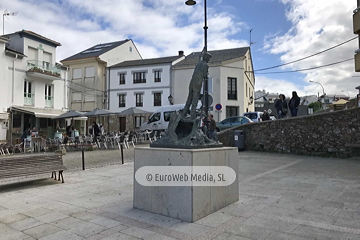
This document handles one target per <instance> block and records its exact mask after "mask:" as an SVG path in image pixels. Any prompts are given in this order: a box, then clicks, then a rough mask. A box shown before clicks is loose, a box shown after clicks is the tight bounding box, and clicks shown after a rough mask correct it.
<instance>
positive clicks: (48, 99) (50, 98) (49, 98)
mask: <svg viewBox="0 0 360 240" xmlns="http://www.w3.org/2000/svg"><path fill="white" fill-rule="evenodd" d="M45 107H49V108H52V107H54V97H53V96H45Z"/></svg>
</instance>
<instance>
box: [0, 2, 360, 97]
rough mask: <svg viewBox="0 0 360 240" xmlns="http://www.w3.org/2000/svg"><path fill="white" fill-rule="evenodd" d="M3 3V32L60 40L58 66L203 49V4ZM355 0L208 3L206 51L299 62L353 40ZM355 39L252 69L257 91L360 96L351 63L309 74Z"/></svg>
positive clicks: (343, 56)
mask: <svg viewBox="0 0 360 240" xmlns="http://www.w3.org/2000/svg"><path fill="white" fill-rule="evenodd" d="M184 2H185V0H132V1H131V0H115V1H114V0H86V1H84V0H11V1H8V0H0V11H3V12H4V11H5V10H7V11H8V12H18V14H17V16H9V17H6V18H5V34H7V33H11V32H15V31H19V30H22V29H25V30H30V31H33V32H36V33H38V34H41V35H43V36H45V37H48V38H50V39H53V40H55V41H57V42H60V43H61V44H62V46H60V47H58V49H57V57H56V58H57V61H60V60H62V59H64V58H66V57H69V56H71V55H74V54H75V53H78V52H80V51H83V50H85V49H87V48H89V47H91V46H94V45H96V44H100V43H107V42H112V41H120V40H124V39H132V40H133V41H134V43H135V45H136V46H137V48H138V50H139V52H140V54H141V55H142V57H143V58H154V57H163V56H174V55H177V54H178V51H179V50H183V51H185V54H186V55H187V54H190V53H191V52H194V51H201V50H202V48H203V44H204V32H203V26H204V0H198V1H197V4H196V5H195V6H187V5H185V4H184ZM355 8H356V0H341V1H339V0H326V1H324V0H241V1H238V0H236V1H234V0H207V14H208V26H209V29H208V49H209V50H218V49H228V48H237V47H247V46H249V45H250V30H251V29H253V30H252V42H253V43H254V44H251V53H252V58H253V66H254V69H255V70H259V69H263V68H268V67H273V66H277V65H281V64H284V63H288V62H290V61H294V60H297V59H300V58H303V57H306V56H309V55H312V54H314V53H317V52H320V51H322V50H325V49H328V48H330V47H333V46H335V45H338V44H340V43H343V42H345V41H347V40H349V39H351V38H354V37H356V36H355V35H354V34H353V31H352V30H353V22H352V12H353V10H354V9H355ZM358 48H359V43H358V39H355V40H353V41H350V42H348V43H346V44H344V45H341V46H340V47H337V48H334V49H333V50H330V51H327V52H325V53H322V54H319V55H316V56H315V57H311V58H308V59H306V60H303V61H299V62H295V63H293V64H288V65H285V66H282V67H279V68H273V69H268V70H263V71H255V73H256V75H255V81H256V83H255V89H256V90H263V89H264V90H265V91H266V92H270V93H283V94H285V95H286V96H289V95H290V94H291V92H292V91H297V92H298V94H299V95H317V94H318V93H320V95H321V94H322V88H321V86H320V85H319V84H316V83H310V82H309V81H310V80H313V81H315V82H319V83H320V84H322V85H323V87H324V91H325V93H326V94H327V95H328V96H333V95H341V94H342V95H348V94H349V95H350V96H351V97H355V95H356V94H357V90H355V87H356V86H359V85H360V77H354V76H360V73H356V72H355V71H354V68H355V67H354V61H353V60H350V61H346V62H343V63H341V64H336V65H333V66H329V67H323V68H318V69H313V70H310V71H301V72H291V73H277V74H266V73H269V72H284V71H294V70H299V69H307V68H312V67H318V66H323V65H326V64H331V63H334V62H339V61H342V60H347V59H351V58H353V57H354V51H355V50H356V49H358Z"/></svg>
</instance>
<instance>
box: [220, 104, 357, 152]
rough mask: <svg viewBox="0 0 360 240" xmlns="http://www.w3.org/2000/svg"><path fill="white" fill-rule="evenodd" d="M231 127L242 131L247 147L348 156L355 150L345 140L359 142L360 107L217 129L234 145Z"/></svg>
mask: <svg viewBox="0 0 360 240" xmlns="http://www.w3.org/2000/svg"><path fill="white" fill-rule="evenodd" d="M234 130H243V131H244V136H245V149H246V150H252V151H267V152H280V153H293V154H301V155H313V156H328V157H351V156H353V155H354V153H355V154H357V153H358V151H357V150H356V149H355V151H354V152H352V151H350V150H349V148H348V147H345V144H347V143H357V144H360V108H353V109H348V110H342V111H336V112H329V113H322V114H316V115H310V116H303V117H296V118H287V119H278V120H275V121H266V122H259V123H250V124H245V125H242V126H239V127H236V128H232V129H228V130H225V131H222V132H219V141H220V142H222V143H223V144H224V145H225V146H233V144H234V141H233V138H234V137H233V131H234Z"/></svg>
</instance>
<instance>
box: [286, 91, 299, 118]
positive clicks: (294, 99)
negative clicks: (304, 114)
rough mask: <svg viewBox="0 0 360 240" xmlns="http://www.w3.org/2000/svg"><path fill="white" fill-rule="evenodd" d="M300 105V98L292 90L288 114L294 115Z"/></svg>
mask: <svg viewBox="0 0 360 240" xmlns="http://www.w3.org/2000/svg"><path fill="white" fill-rule="evenodd" d="M299 105H300V98H299V96H298V95H297V93H296V92H295V91H293V92H292V98H291V99H290V101H289V109H290V114H291V116H292V117H296V116H297V113H298V110H299V109H298V108H299Z"/></svg>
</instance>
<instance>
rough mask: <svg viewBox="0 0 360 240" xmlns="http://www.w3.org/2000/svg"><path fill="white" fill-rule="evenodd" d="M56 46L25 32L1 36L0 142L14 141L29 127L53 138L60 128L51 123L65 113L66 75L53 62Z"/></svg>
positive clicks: (60, 67)
mask: <svg viewBox="0 0 360 240" xmlns="http://www.w3.org/2000/svg"><path fill="white" fill-rule="evenodd" d="M58 46H61V44H60V43H58V42H56V41H53V40H51V39H48V38H46V37H44V36H41V35H39V34H36V33H34V32H31V31H26V30H22V31H19V32H15V33H11V34H7V35H4V36H2V37H1V39H0V51H1V52H0V54H1V55H0V68H1V71H0V84H1V86H2V87H3V89H4V90H3V91H2V94H1V101H0V116H1V117H0V118H1V119H0V121H1V126H0V128H1V130H0V140H4V139H7V140H8V141H12V142H14V139H18V138H20V136H21V134H22V132H23V131H24V130H25V129H26V128H28V127H30V128H33V127H36V128H37V129H38V131H39V134H40V135H41V136H43V137H53V134H54V131H55V130H56V129H58V128H60V127H63V126H61V125H63V122H62V121H60V122H59V121H52V118H54V117H56V116H58V115H60V114H62V113H64V112H65V111H67V83H66V79H67V75H66V74H67V73H66V68H64V67H62V66H61V65H59V64H57V63H56V48H57V47H58ZM6 120H7V121H6ZM4 129H5V130H6V131H4ZM5 132H6V136H5Z"/></svg>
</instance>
